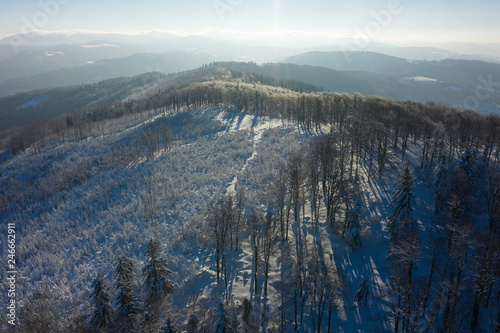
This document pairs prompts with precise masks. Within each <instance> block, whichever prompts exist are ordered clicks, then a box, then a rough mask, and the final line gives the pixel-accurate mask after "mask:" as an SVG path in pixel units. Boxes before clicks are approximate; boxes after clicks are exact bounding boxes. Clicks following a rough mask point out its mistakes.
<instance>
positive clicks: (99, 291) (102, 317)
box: [90, 274, 113, 333]
mask: <svg viewBox="0 0 500 333" xmlns="http://www.w3.org/2000/svg"><path fill="white" fill-rule="evenodd" d="M93 289H94V290H93V291H92V294H90V299H91V302H92V305H93V307H94V312H93V313H92V317H91V319H90V331H91V332H99V333H100V332H108V331H109V329H110V327H111V323H112V318H113V308H112V305H111V302H110V300H109V287H108V285H107V283H106V281H105V280H104V278H103V277H102V276H101V274H98V275H97V278H96V279H95V280H94V282H93Z"/></svg>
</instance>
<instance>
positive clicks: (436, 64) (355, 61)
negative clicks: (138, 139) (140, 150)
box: [0, 32, 500, 113]
mask: <svg viewBox="0 0 500 333" xmlns="http://www.w3.org/2000/svg"><path fill="white" fill-rule="evenodd" d="M219 37H220V36H179V35H175V34H169V33H160V32H158V33H148V34H137V35H124V34H94V33H53V34H41V33H36V34H31V35H18V36H13V37H10V38H6V39H3V40H1V41H0V97H1V96H9V95H15V94H17V93H20V92H27V91H31V90H36V89H47V88H56V87H64V86H71V85H80V84H93V83H97V82H99V81H102V80H106V79H112V78H117V77H130V76H134V75H139V74H143V73H148V72H159V73H164V74H167V73H177V72H181V71H186V70H191V69H195V68H198V67H200V66H202V65H204V64H209V63H212V62H224V63H223V66H224V67H226V68H228V69H230V70H238V71H242V72H248V73H251V74H254V75H262V76H270V77H273V78H275V79H278V80H282V79H285V80H294V81H302V82H305V83H307V84H311V85H314V86H317V87H320V88H322V89H325V90H328V91H337V92H347V93H355V92H359V93H361V94H363V95H381V96H387V97H390V98H393V99H401V100H405V99H414V100H417V101H421V102H426V101H435V102H444V103H448V104H451V105H453V106H459V107H462V108H473V109H475V110H477V111H480V112H483V113H491V112H492V113H500V93H499V90H500V89H499V85H500V84H496V82H500V64H499V63H497V62H495V61H500V60H499V59H497V58H495V57H494V56H492V54H493V53H494V52H495V50H497V49H498V45H496V44H489V45H482V46H481V47H476V48H473V45H451V44H450V45H448V46H450V49H448V50H447V49H443V48H437V47H394V46H390V45H384V44H379V43H370V44H369V45H367V46H366V49H362V50H361V49H359V48H357V47H356V43H355V42H354V41H352V40H336V41H334V42H335V43H336V44H331V45H324V46H318V47H316V48H311V49H294V48H291V47H281V46H266V45H263V44H257V43H256V44H254V45H245V44H243V43H241V42H238V41H236V40H235V39H230V40H229V39H221V38H219ZM458 49H463V50H470V52H471V53H470V54H465V53H459V52H457V50H458ZM473 51H476V52H484V53H482V54H480V55H473V54H472V53H473ZM417 59H418V60H417ZM471 59H475V60H471ZM486 60H489V61H486ZM234 61H237V63H233V62H234ZM249 61H252V62H256V63H261V64H262V63H265V64H266V65H264V66H260V67H259V66H254V65H244V64H243V63H242V62H249ZM271 63H274V64H271ZM278 63H281V64H278ZM285 64H287V65H285ZM29 96H31V95H29ZM30 98H31V97H29V98H28V99H27V100H24V101H22V102H21V104H20V105H17V108H19V107H20V106H21V105H29V102H30ZM17 99H20V100H22V98H17ZM4 101H5V100H1V101H0V104H3V103H4ZM26 103H28V104H26ZM7 104H9V105H10V102H9V103H7ZM3 106H4V107H3V109H5V105H3Z"/></svg>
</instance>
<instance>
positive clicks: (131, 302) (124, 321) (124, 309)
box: [114, 255, 139, 332]
mask: <svg viewBox="0 0 500 333" xmlns="http://www.w3.org/2000/svg"><path fill="white" fill-rule="evenodd" d="M114 279H115V290H116V292H117V296H116V303H115V304H116V307H117V309H116V327H117V330H119V331H121V332H131V331H133V330H134V328H135V326H136V314H137V313H138V312H139V306H138V301H137V298H136V297H135V295H134V291H133V281H134V263H133V262H132V260H130V259H129V258H127V257H126V256H123V255H122V256H119V257H118V259H117V266H116V269H115V272H114Z"/></svg>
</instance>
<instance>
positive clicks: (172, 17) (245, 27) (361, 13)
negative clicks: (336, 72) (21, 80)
mask: <svg viewBox="0 0 500 333" xmlns="http://www.w3.org/2000/svg"><path fill="white" fill-rule="evenodd" d="M499 13H500V1H498V0H478V1H472V0H441V1H439V2H438V1H430V0H383V1H379V0H359V1H353V0H349V1H336V0H328V1H326V0H325V1H323V0H309V1H304V0H178V1H171V0H141V1H137V0H0V37H6V36H8V35H11V34H16V33H20V32H23V30H24V31H31V30H48V31H59V30H91V31H112V32H137V31H148V30H154V29H158V30H168V31H175V32H179V33H184V34H192V33H196V34H200V33H207V32H209V31H219V33H220V32H223V33H225V34H230V35H231V34H234V36H235V37H241V36H243V35H244V36H247V37H249V38H251V37H253V38H255V39H257V38H262V37H263V36H267V37H268V39H271V38H274V39H276V38H277V37H281V36H283V35H291V36H292V37H293V38H295V37H294V36H295V35H296V34H297V33H300V34H301V35H302V36H305V37H306V39H310V40H313V39H315V38H316V39H328V38H333V37H338V38H358V39H363V38H370V39H372V40H379V41H382V42H390V43H394V44H412V43H418V44H422V43H436V42H480V43H485V42H500V20H499V19H498V14H499ZM314 36H316V37H315V38H313V37H314ZM292 37H290V39H293V38H292Z"/></svg>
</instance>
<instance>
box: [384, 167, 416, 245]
mask: <svg viewBox="0 0 500 333" xmlns="http://www.w3.org/2000/svg"><path fill="white" fill-rule="evenodd" d="M414 187H415V181H414V179H413V173H412V172H411V171H410V164H409V163H408V162H407V163H406V165H405V167H404V169H403V170H402V171H401V173H400V175H399V179H398V181H397V183H396V189H395V190H394V192H393V194H392V200H391V204H390V206H391V208H392V213H391V215H390V216H389V219H388V227H389V232H390V233H391V239H393V240H396V239H398V238H400V237H401V236H403V235H406V234H412V233H413V232H415V228H416V225H415V221H414V220H413V209H414V204H415V195H414V194H413V189H414Z"/></svg>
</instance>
